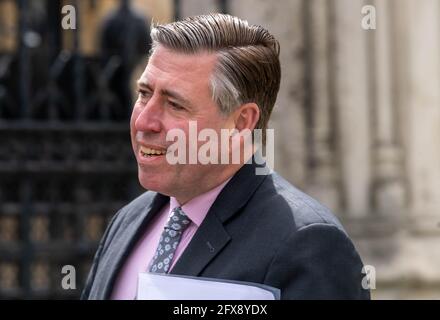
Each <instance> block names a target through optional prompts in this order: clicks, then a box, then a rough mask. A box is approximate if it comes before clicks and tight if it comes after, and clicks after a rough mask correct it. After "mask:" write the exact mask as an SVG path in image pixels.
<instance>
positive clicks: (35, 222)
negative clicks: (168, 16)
mask: <svg viewBox="0 0 440 320" xmlns="http://www.w3.org/2000/svg"><path fill="white" fill-rule="evenodd" d="M10 2H12V3H13V4H14V5H15V6H16V8H17V9H18V10H17V12H18V13H19V15H18V20H17V24H16V26H17V30H9V31H13V32H15V33H16V38H17V41H16V43H17V46H16V49H15V50H14V51H13V52H0V297H1V298H18V299H27V298H55V299H59V298H77V297H78V296H79V294H80V292H81V289H82V285H83V283H84V280H85V277H86V276H87V272H88V270H89V267H90V263H91V261H92V256H93V254H94V252H95V250H96V247H97V244H98V241H99V239H100V237H101V235H102V232H103V230H104V229H105V226H106V224H107V222H108V220H109V219H110V217H111V216H112V215H113V214H114V213H115V212H116V211H117V210H118V209H119V208H120V207H122V206H123V205H124V204H126V203H127V202H128V201H129V200H131V199H133V198H134V197H135V196H136V195H138V194H139V193H140V192H141V190H140V187H139V186H138V182H137V173H136V168H137V167H136V164H135V160H134V156H133V155H132V150H131V145H130V137H129V116H130V113H131V107H130V106H131V101H130V91H129V90H130V88H129V87H128V85H129V84H128V82H129V81H128V80H127V79H129V77H130V72H131V69H132V67H133V65H134V64H135V62H136V61H135V59H134V57H135V55H134V54H132V53H133V50H136V49H138V48H136V47H127V46H125V47H124V45H125V44H124V43H122V44H121V43H118V35H117V34H115V35H113V38H114V41H113V43H109V42H106V44H107V45H108V46H109V47H110V45H113V48H114V51H113V52H111V51H110V49H109V48H107V50H106V51H105V53H106V54H101V55H99V56H92V57H85V56H83V55H82V54H81V52H80V50H79V49H78V43H79V40H80V39H79V35H80V33H79V32H77V31H76V30H72V31H71V32H72V33H73V36H72V37H71V39H72V41H73V45H72V47H73V49H72V50H70V51H66V50H63V49H62V48H61V39H60V38H61V37H62V32H63V31H62V30H61V27H60V21H61V1H53V0H50V1H49V0H47V1H32V2H31V1H25V0H21V1H14V2H13V1H10ZM122 2H125V1H122ZM122 2H121V5H122ZM92 4H93V1H90V2H89V3H86V1H84V2H83V3H82V4H81V5H92ZM36 6H39V7H40V8H43V9H45V10H37V9H38V8H36ZM120 13H121V12H119V11H117V12H116V15H115V16H113V18H112V17H110V18H109V19H108V20H106V24H107V25H104V26H103V27H104V33H103V36H102V37H105V30H106V28H107V29H108V30H110V31H109V32H112V31H111V28H112V23H113V24H114V23H115V21H116V19H117V18H118V17H117V16H118V14H120ZM78 19H79V22H80V21H81V17H78ZM112 19H113V20H112ZM127 21H129V20H127ZM145 25H147V24H145ZM0 26H1V24H0ZM132 26H133V24H132V23H127V24H126V25H125V27H132ZM78 27H79V26H78ZM77 30H78V29H77ZM121 31H123V30H121ZM139 31H142V30H139V29H137V31H136V32H139ZM5 32H8V30H2V33H1V34H2V35H4V34H5ZM146 34H148V33H144V34H143V35H140V36H141V37H143V39H144V47H143V48H142V50H141V51H142V52H139V54H144V55H145V52H146V51H147V45H148V43H147V40H146V39H147V36H146ZM107 37H108V38H109V39H111V35H110V34H109V35H108V36H107ZM110 41H111V40H110ZM118 50H119V51H118ZM130 50H132V52H130ZM109 53H111V54H109ZM135 53H137V52H135ZM130 54H131V56H130ZM64 265H72V266H74V267H75V270H76V290H65V289H63V288H62V286H61V283H62V277H63V276H65V275H64V274H62V267H63V266H64Z"/></svg>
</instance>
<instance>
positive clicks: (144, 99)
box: [137, 89, 151, 103]
mask: <svg viewBox="0 0 440 320" xmlns="http://www.w3.org/2000/svg"><path fill="white" fill-rule="evenodd" d="M137 93H138V94H139V99H140V100H141V102H143V103H146V102H147V100H148V99H149V98H150V97H151V93H150V92H148V91H145V90H141V89H138V90H137Z"/></svg>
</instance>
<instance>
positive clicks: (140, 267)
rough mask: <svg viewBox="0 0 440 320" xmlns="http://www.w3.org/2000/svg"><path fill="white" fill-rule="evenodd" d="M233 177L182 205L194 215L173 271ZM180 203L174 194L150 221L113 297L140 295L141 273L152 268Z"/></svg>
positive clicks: (126, 265)
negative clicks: (138, 283) (174, 210)
mask: <svg viewBox="0 0 440 320" xmlns="http://www.w3.org/2000/svg"><path fill="white" fill-rule="evenodd" d="M229 180H230V179H228V180H226V181H225V182H223V183H222V184H220V185H219V186H217V187H215V188H214V189H212V190H210V191H208V192H206V193H203V194H201V195H199V196H197V197H195V198H193V199H192V200H190V201H188V202H187V203H186V204H184V205H183V206H182V210H183V212H185V213H186V215H187V216H188V217H189V218H190V220H191V223H190V225H189V226H188V228H186V230H185V231H184V232H183V234H182V238H181V240H180V243H179V245H178V246H177V249H176V253H175V255H174V259H173V261H172V263H171V268H170V270H172V268H173V267H174V265H175V264H176V262H177V260H179V258H180V256H181V255H182V253H183V251H184V250H185V248H186V247H187V246H188V244H189V242H190V241H191V239H192V237H193V236H194V234H195V233H196V231H197V228H198V227H199V226H200V225H201V224H202V222H203V220H204V219H205V216H206V214H207V213H208V211H209V208H211V206H212V204H213V203H214V201H215V199H216V198H217V196H218V195H219V193H220V192H221V191H222V189H223V188H224V186H225V185H226V184H227V183H228V182H229ZM178 206H180V204H179V203H178V202H177V200H176V199H175V198H173V197H171V198H170V202H169V203H168V204H166V205H165V206H164V207H163V208H162V209H161V211H160V212H159V213H158V214H157V215H156V216H155V217H154V218H153V220H152V221H151V222H150V225H149V226H148V227H147V229H146V231H145V233H144V235H143V236H142V237H141V238H140V240H139V241H138V242H137V244H136V245H135V247H134V248H133V251H132V252H131V254H130V255H129V257H128V258H127V260H126V262H125V264H124V265H123V267H122V269H121V271H120V272H119V275H118V276H117V278H116V281H115V286H114V287H113V292H112V294H111V297H110V299H112V300H133V299H134V298H135V297H136V290H137V282H138V274H139V273H140V272H147V271H148V266H149V264H150V261H151V259H152V258H153V256H154V253H155V252H156V248H157V245H158V244H159V238H160V235H161V234H162V231H163V228H164V226H165V223H166V222H167V221H168V218H169V216H170V214H171V211H172V210H173V209H174V208H176V207H178Z"/></svg>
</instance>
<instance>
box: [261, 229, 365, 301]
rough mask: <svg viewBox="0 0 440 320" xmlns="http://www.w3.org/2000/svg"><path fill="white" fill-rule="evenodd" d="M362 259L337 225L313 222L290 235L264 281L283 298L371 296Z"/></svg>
mask: <svg viewBox="0 0 440 320" xmlns="http://www.w3.org/2000/svg"><path fill="white" fill-rule="evenodd" d="M362 267H363V264H362V261H361V259H360V257H359V255H358V253H357V251H356V249H355V247H354V245H353V243H352V242H351V240H350V239H349V238H348V236H347V235H346V234H345V233H344V232H343V231H342V230H340V229H338V228H337V227H336V226H334V225H329V224H311V225H308V226H305V227H302V228H301V229H299V230H298V231H296V232H295V233H293V234H291V235H289V237H288V239H287V240H286V241H285V243H283V244H282V245H281V247H280V248H279V250H278V252H277V253H276V254H275V256H274V258H273V260H272V262H271V265H270V267H269V269H268V272H267V274H266V276H265V281H264V283H266V284H268V285H272V286H275V287H277V288H280V289H281V299H370V292H369V290H368V289H363V288H362V278H363V276H364V275H363V274H362Z"/></svg>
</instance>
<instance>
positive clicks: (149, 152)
mask: <svg viewBox="0 0 440 320" xmlns="http://www.w3.org/2000/svg"><path fill="white" fill-rule="evenodd" d="M140 153H141V155H142V156H143V157H157V156H162V155H164V154H166V150H158V149H152V148H147V147H144V146H141V147H140Z"/></svg>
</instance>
